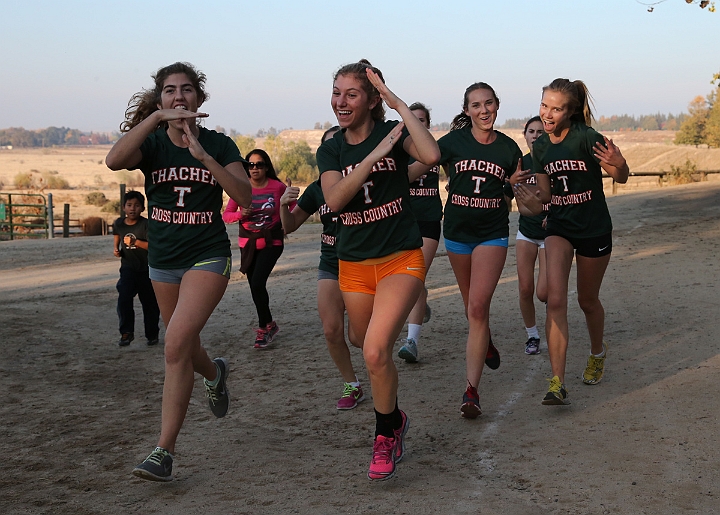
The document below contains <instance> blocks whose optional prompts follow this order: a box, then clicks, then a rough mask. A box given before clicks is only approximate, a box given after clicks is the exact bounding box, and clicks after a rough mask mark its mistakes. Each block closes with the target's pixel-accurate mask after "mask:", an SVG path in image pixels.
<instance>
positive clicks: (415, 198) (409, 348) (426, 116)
mask: <svg viewBox="0 0 720 515" xmlns="http://www.w3.org/2000/svg"><path fill="white" fill-rule="evenodd" d="M410 111H412V113H413V114H414V115H415V116H417V117H418V119H419V120H420V121H421V122H422V123H423V124H424V125H425V127H427V128H428V129H429V128H430V110H429V109H428V108H427V107H426V106H425V104H423V103H421V102H414V103H413V104H410ZM439 172H440V167H439V166H437V165H435V166H425V165H424V164H422V163H419V162H417V161H416V162H414V163H411V164H410V165H409V166H408V180H409V181H410V207H412V210H413V213H414V214H415V218H417V221H418V226H419V227H420V236H422V253H423V259H424V260H425V275H426V276H427V273H428V271H429V270H430V265H432V262H433V259H434V258H435V253H436V252H437V248H438V244H439V243H440V233H441V220H442V200H440V188H439V185H440V173H439ZM427 297H428V292H427V288H423V289H422V290H421V291H420V296H419V297H418V300H417V302H416V303H415V306H413V308H412V311H410V315H409V316H408V334H407V338H403V340H402V342H403V346H402V347H400V350H399V351H398V356H399V357H401V358H402V359H404V360H405V361H406V362H407V363H415V362H417V360H418V344H419V343H420V331H421V330H422V325H423V323H424V322H426V321H428V320H430V306H428V305H427Z"/></svg>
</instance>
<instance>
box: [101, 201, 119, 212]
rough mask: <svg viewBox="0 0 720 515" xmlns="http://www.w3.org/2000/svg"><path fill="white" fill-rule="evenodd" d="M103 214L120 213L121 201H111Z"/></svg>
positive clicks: (104, 208)
mask: <svg viewBox="0 0 720 515" xmlns="http://www.w3.org/2000/svg"><path fill="white" fill-rule="evenodd" d="M101 211H102V212H103V213H115V214H119V213H120V200H111V201H109V202H108V203H107V204H105V205H104V206H103V208H102V209H101Z"/></svg>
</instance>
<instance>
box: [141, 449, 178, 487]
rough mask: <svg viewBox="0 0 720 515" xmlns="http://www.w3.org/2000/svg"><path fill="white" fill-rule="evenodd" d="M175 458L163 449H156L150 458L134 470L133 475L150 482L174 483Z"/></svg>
mask: <svg viewBox="0 0 720 515" xmlns="http://www.w3.org/2000/svg"><path fill="white" fill-rule="evenodd" d="M172 464H173V457H172V454H170V453H169V452H168V451H166V450H165V449H163V448H162V447H155V450H154V451H153V452H151V453H150V456H148V457H147V458H145V461H143V462H142V463H141V464H140V465H138V466H137V467H135V468H134V469H133V474H134V475H136V476H137V477H139V478H142V479H147V480H148V481H172V479H173V477H172Z"/></svg>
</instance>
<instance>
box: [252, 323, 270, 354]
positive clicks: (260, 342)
mask: <svg viewBox="0 0 720 515" xmlns="http://www.w3.org/2000/svg"><path fill="white" fill-rule="evenodd" d="M255 333H256V336H255V348H256V349H264V348H266V347H267V346H268V345H269V344H270V342H271V341H272V340H268V332H267V330H266V329H263V328H262V327H260V328H259V329H255Z"/></svg>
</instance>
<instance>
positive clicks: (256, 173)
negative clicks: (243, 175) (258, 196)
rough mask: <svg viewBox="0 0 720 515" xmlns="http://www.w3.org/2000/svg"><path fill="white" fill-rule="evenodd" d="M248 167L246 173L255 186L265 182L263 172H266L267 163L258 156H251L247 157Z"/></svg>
mask: <svg viewBox="0 0 720 515" xmlns="http://www.w3.org/2000/svg"><path fill="white" fill-rule="evenodd" d="M248 161H249V162H250V165H249V166H248V172H249V173H250V180H251V181H253V182H254V183H256V184H260V183H262V182H264V181H265V171H266V170H267V163H266V162H265V160H264V159H263V156H261V155H260V154H252V155H251V156H250V157H248Z"/></svg>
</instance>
